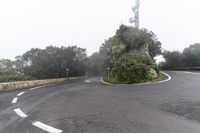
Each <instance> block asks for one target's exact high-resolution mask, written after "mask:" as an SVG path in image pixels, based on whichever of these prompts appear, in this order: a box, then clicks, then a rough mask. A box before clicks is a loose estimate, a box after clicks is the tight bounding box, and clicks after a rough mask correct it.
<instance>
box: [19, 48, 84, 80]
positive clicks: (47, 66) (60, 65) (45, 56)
mask: <svg viewBox="0 0 200 133" xmlns="http://www.w3.org/2000/svg"><path fill="white" fill-rule="evenodd" d="M22 57H23V59H24V60H25V62H26V63H27V64H28V66H26V67H25V74H26V75H30V76H32V77H35V78H37V79H48V78H62V77H66V71H65V70H66V69H67V68H68V69H70V70H69V74H70V76H83V75H84V74H85V67H86V66H85V64H84V63H85V61H86V59H87V55H86V50H85V49H82V48H77V47H76V46H72V47H61V48H58V47H53V46H49V47H47V48H46V49H31V50H30V51H28V52H26V53H25V54H24V55H23V56H22Z"/></svg>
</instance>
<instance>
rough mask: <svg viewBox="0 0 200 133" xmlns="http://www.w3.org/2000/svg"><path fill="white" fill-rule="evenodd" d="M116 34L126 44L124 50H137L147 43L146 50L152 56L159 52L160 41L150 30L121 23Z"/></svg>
mask: <svg viewBox="0 0 200 133" xmlns="http://www.w3.org/2000/svg"><path fill="white" fill-rule="evenodd" d="M116 36H117V38H119V40H121V41H122V42H123V44H124V45H125V46H126V52H130V51H135V50H136V51H137V50H140V49H142V48H144V46H145V45H148V48H149V49H148V51H149V54H150V56H151V57H152V58H154V57H155V56H157V55H159V54H161V43H160V42H159V41H158V39H157V37H156V35H155V34H154V33H153V32H152V31H150V32H149V31H148V30H147V29H141V30H140V29H137V28H134V27H131V26H129V27H128V26H125V25H121V26H120V28H119V29H118V30H117V32H116Z"/></svg>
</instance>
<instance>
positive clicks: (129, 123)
mask: <svg viewBox="0 0 200 133" xmlns="http://www.w3.org/2000/svg"><path fill="white" fill-rule="evenodd" d="M166 73H167V74H169V75H170V76H171V77H172V79H171V80H170V81H168V82H164V83H160V84H152V85H117V86H109V85H105V84H103V83H101V81H100V78H99V77H92V78H87V79H82V80H75V81H68V82H65V83H61V84H58V85H51V86H47V87H43V88H39V89H35V90H29V89H24V90H17V91H11V92H2V93H0V133H47V131H44V130H42V129H40V128H38V127H35V126H33V125H32V123H33V122H34V121H41V122H43V123H45V124H47V125H49V126H52V127H55V128H57V129H60V130H62V131H63V133H198V132H200V74H193V73H185V72H181V71H180V72H179V71H176V72H175V71H174V72H172V71H168V72H166ZM86 80H87V82H86ZM22 91H24V92H25V93H24V94H23V95H21V96H19V97H18V101H17V103H15V104H12V103H11V102H12V100H13V98H15V97H16V95H17V94H19V93H20V92H22ZM16 108H20V109H21V110H22V111H23V112H24V113H26V114H27V115H28V117H26V118H21V117H20V116H19V115H17V114H16V113H15V112H14V111H13V110H14V109H16Z"/></svg>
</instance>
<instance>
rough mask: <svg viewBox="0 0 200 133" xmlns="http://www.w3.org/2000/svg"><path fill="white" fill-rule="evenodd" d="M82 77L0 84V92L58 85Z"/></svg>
mask: <svg viewBox="0 0 200 133" xmlns="http://www.w3.org/2000/svg"><path fill="white" fill-rule="evenodd" d="M81 78H82V77H71V78H69V79H67V78H59V79H46V80H33V81H19V82H7V83H0V91H10V90H17V89H23V88H31V87H36V86H41V85H47V84H52V83H60V82H64V81H67V80H75V79H81Z"/></svg>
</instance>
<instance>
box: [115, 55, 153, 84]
mask: <svg viewBox="0 0 200 133" xmlns="http://www.w3.org/2000/svg"><path fill="white" fill-rule="evenodd" d="M152 66H153V62H152V59H151V58H150V57H149V56H147V55H145V54H143V55H138V54H137V55H136V54H124V55H123V56H122V57H120V58H119V59H118V60H117V61H115V63H114V65H113V68H112V78H114V79H115V80H117V81H118V82H121V83H139V82H144V81H146V80H149V79H151V76H150V74H149V70H150V68H152Z"/></svg>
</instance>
